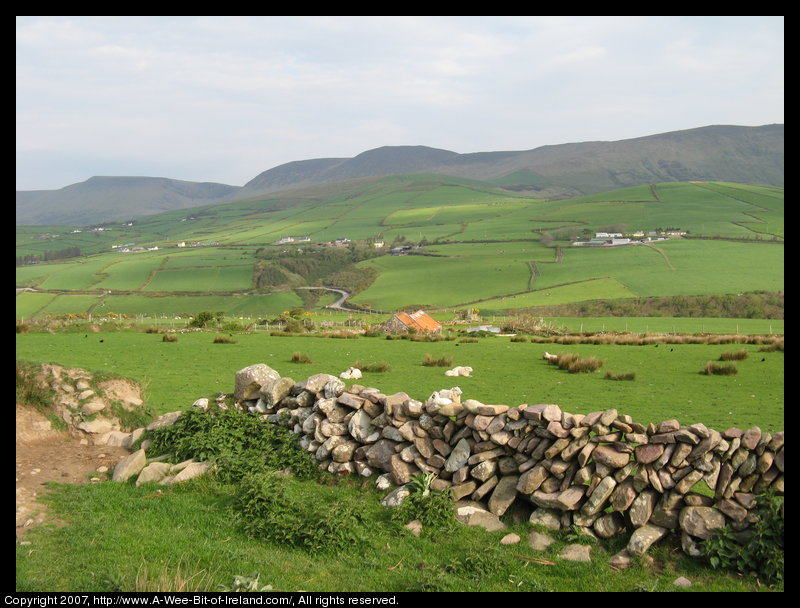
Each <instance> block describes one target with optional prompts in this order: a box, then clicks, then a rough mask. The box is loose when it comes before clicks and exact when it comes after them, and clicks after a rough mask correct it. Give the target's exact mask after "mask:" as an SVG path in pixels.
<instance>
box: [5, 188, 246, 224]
mask: <svg viewBox="0 0 800 608" xmlns="http://www.w3.org/2000/svg"><path fill="white" fill-rule="evenodd" d="M239 190H240V188H239V187H237V186H227V185H225V184H215V183H210V182H203V183H197V182H186V181H180V180H176V179H167V178H164V177H92V178H89V179H88V180H86V181H85V182H81V183H78V184H72V185H71V186H66V187H65V188H61V189H60V190H33V191H22V192H20V191H18V192H17V225H62V224H63V225H78V226H85V225H89V224H98V223H103V222H112V221H118V220H126V219H130V218H134V217H140V216H144V215H154V214H156V213H163V212H164V211H174V210H176V209H190V208H193V207H199V206H200V205H210V204H214V203H222V202H226V201H228V200H230V197H231V196H232V195H234V194H235V193H237V192H238V191H239Z"/></svg>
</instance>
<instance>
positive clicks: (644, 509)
mask: <svg viewBox="0 0 800 608" xmlns="http://www.w3.org/2000/svg"><path fill="white" fill-rule="evenodd" d="M657 501H658V494H657V493H656V492H654V491H653V490H644V491H642V492H640V493H639V496H637V497H636V498H635V499H634V501H633V502H632V503H631V506H630V508H629V509H628V518H629V519H630V522H631V525H632V526H633V527H634V528H640V527H642V526H644V525H645V524H646V523H647V522H648V521H650V516H651V515H652V514H653V509H655V507H656V502H657Z"/></svg>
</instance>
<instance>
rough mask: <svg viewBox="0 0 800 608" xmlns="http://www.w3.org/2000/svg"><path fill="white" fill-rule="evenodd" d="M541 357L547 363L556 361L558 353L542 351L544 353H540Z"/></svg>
mask: <svg viewBox="0 0 800 608" xmlns="http://www.w3.org/2000/svg"><path fill="white" fill-rule="evenodd" d="M542 359H544V360H545V361H547V362H548V363H555V362H556V361H558V355H553V354H550V353H548V352H547V351H544V355H542Z"/></svg>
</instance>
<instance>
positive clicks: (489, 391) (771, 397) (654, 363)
mask: <svg viewBox="0 0 800 608" xmlns="http://www.w3.org/2000/svg"><path fill="white" fill-rule="evenodd" d="M213 337H214V334H213V333H205V332H202V333H193V334H181V335H179V338H178V342H176V343H165V342H162V341H161V336H160V335H159V334H147V333H143V332H136V331H119V332H111V333H105V334H103V335H102V336H100V335H98V334H94V333H88V334H83V333H56V334H49V333H30V334H21V335H19V334H18V335H17V357H18V358H20V359H29V360H33V361H42V360H45V361H54V362H58V363H61V364H63V365H69V366H77V367H86V368H88V369H91V370H104V371H107V372H113V373H116V374H122V375H125V376H130V377H132V378H134V379H136V380H138V381H139V382H141V383H142V384H143V385H145V386H146V387H147V391H148V403H149V404H150V405H151V406H152V407H153V408H154V409H155V410H156V411H158V412H159V413H164V412H167V411H173V410H176V409H182V408H184V407H186V406H187V404H188V405H190V404H191V403H192V402H193V401H194V400H195V399H197V398H199V397H203V396H210V395H215V394H216V393H218V392H232V391H233V388H232V387H233V385H232V382H233V380H232V379H233V374H234V373H235V372H236V371H237V370H238V369H241V368H243V367H246V366H248V365H252V364H253V363H266V364H267V365H269V366H271V367H273V368H275V369H276V370H278V371H279V372H280V373H281V374H282V375H284V376H288V377H291V378H294V379H295V380H298V381H299V380H302V379H305V377H308V376H310V375H312V374H313V373H318V372H325V373H330V374H334V375H337V376H338V375H339V374H340V373H341V372H342V371H344V370H346V369H347V368H348V367H349V366H351V365H353V363H354V362H356V361H362V362H364V363H371V362H380V361H385V362H386V363H388V364H389V366H390V368H391V371H389V372H386V373H372V374H366V375H365V378H364V380H363V381H362V382H361V383H362V384H366V385H370V386H375V387H376V388H379V389H380V390H381V391H383V392H384V393H386V394H390V393H394V392H398V391H404V392H407V393H408V394H409V395H410V396H412V397H413V398H415V399H419V400H424V399H426V398H427V397H428V396H429V395H430V394H431V393H432V392H433V391H436V390H439V389H442V388H450V387H451V386H453V385H454V382H455V383H456V384H458V386H460V387H461V388H462V390H463V391H464V397H463V398H465V399H467V398H472V399H477V400H479V401H483V402H484V403H503V404H506V405H512V406H513V405H519V404H521V403H531V404H532V403H556V404H558V405H559V406H561V407H562V409H564V410H565V411H569V412H571V413H576V414H587V413H589V412H591V411H595V410H597V409H608V408H611V407H614V408H616V409H618V410H619V411H620V412H621V413H626V414H629V415H631V416H632V417H633V418H634V420H637V421H641V422H643V423H645V424H646V423H647V422H656V423H658V422H660V421H662V420H667V419H670V418H678V419H679V420H681V422H684V423H685V424H693V423H695V422H703V423H704V424H706V425H707V426H709V427H710V428H718V429H720V430H725V429H726V428H728V427H730V426H739V427H740V428H748V427H750V426H753V425H758V426H761V428H762V429H764V430H770V431H775V430H780V429H783V353H782V352H764V353H762V352H759V348H760V347H759V346H756V345H744V346H741V345H696V344H669V345H667V344H661V345H659V346H654V345H647V346H619V345H607V344H576V345H558V344H535V343H516V342H511V341H510V339H509V338H504V337H491V338H483V339H481V340H480V342H479V343H477V344H473V343H461V342H458V341H441V342H433V343H428V342H412V341H408V340H385V339H382V338H377V337H376V338H364V337H362V338H358V339H335V338H322V337H283V336H270V335H267V334H265V333H258V334H249V335H245V334H242V335H236V336H235V339H236V340H237V344H212V340H213ZM100 339H102V340H103V342H102V343H101V342H100ZM740 347H741V348H745V349H746V350H747V351H748V354H749V357H748V359H747V360H745V361H742V362H739V364H738V367H739V369H740V372H739V373H738V374H737V375H735V376H725V377H716V376H705V375H702V374H700V373H699V372H700V371H701V370H702V369H703V366H704V365H705V363H706V362H707V361H709V360H717V359H718V358H719V357H720V355H721V353H722V352H723V351H726V350H739V348H740ZM545 351H548V352H577V353H578V354H580V355H581V356H582V357H592V356H594V357H597V358H598V359H602V360H605V361H606V363H605V365H604V367H603V368H601V372H600V373H595V374H568V373H565V372H561V371H558V370H557V369H556V368H554V367H553V366H551V365H548V364H547V363H546V362H545V361H544V360H543V359H542V354H543V353H544V352H545ZM295 352H301V353H303V354H306V355H308V356H309V357H310V358H311V360H312V362H313V363H312V364H311V365H298V364H293V363H291V358H292V354H293V353H295ZM426 354H430V355H432V356H433V357H434V358H439V357H443V356H445V357H448V358H451V359H452V362H453V365H454V366H455V365H466V366H470V367H473V368H474V370H475V371H474V372H473V377H470V378H458V379H453V378H448V377H446V376H444V370H442V369H440V368H430V367H425V366H423V365H422V361H423V359H424V358H425V355H426ZM762 359H763V361H762ZM606 370H611V371H613V372H615V373H624V372H629V371H634V372H636V380H635V381H633V382H617V381H610V380H606V379H605V378H604V373H605V371H606Z"/></svg>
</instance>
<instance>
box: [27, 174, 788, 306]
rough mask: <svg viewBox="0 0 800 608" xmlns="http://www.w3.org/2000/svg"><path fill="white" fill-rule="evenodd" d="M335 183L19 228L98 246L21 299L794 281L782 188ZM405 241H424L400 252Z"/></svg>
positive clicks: (357, 297)
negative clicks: (561, 189) (563, 195)
mask: <svg viewBox="0 0 800 608" xmlns="http://www.w3.org/2000/svg"><path fill="white" fill-rule="evenodd" d="M335 184H336V188H335V189H332V188H330V187H329V186H325V185H318V186H314V187H308V188H306V189H304V190H299V189H298V190H293V191H291V192H290V193H289V194H287V193H285V192H284V193H274V194H272V195H265V196H262V197H256V198H252V199H246V200H241V201H238V202H233V203H226V204H217V205H208V206H205V207H201V208H195V209H193V210H192V213H191V214H187V213H186V211H185V210H182V211H172V212H167V213H162V214H159V215H153V216H149V217H144V218H140V219H138V220H136V221H135V222H133V223H132V224H129V223H127V222H125V223H120V224H114V225H109V226H108V227H107V229H106V230H104V231H102V232H97V231H88V230H87V231H81V232H76V231H72V230H70V231H56V230H54V229H52V228H34V227H20V228H18V229H17V252H18V253H17V255H18V258H19V256H20V255H22V254H25V255H28V256H34V255H40V256H41V255H42V254H43V253H45V252H47V251H53V250H55V251H64V250H68V249H69V248H78V249H80V250H81V254H82V255H81V256H80V257H72V258H71V259H65V260H62V261H56V262H48V263H37V264H32V265H22V266H18V268H17V277H16V283H17V287H18V288H24V289H29V290H31V291H22V292H18V294H17V311H18V313H17V314H18V316H20V317H25V318H30V317H31V316H36V315H41V314H45V313H46V314H52V315H62V314H67V313H70V314H80V313H89V312H93V313H94V314H100V313H101V312H103V313H106V312H114V313H117V314H136V315H142V314H143V315H164V314H181V313H196V312H198V311H200V310H220V311H226V312H228V313H230V314H237V315H256V316H264V315H269V314H279V313H280V312H281V311H284V310H287V309H290V308H293V307H297V306H304V305H308V302H309V300H308V298H309V297H310V294H309V293H308V292H304V291H302V290H299V289H297V288H298V287H303V286H319V285H330V286H337V287H342V288H344V289H346V290H348V291H351V292H353V294H354V295H353V296H352V297H351V302H353V303H355V304H357V305H359V306H361V307H363V308H366V309H372V310H378V311H382V312H388V311H394V310H398V309H401V308H409V307H425V308H428V309H431V310H436V309H440V310H445V309H447V310H450V311H452V310H453V309H454V308H472V307H476V308H480V309H481V310H484V311H503V310H510V309H529V308H532V307H541V306H552V305H563V304H580V303H589V302H596V301H623V300H625V301H630V300H633V299H637V298H639V299H643V298H644V299H646V298H661V297H669V298H685V297H695V296H700V295H709V294H714V295H726V294H734V295H735V294H742V293H744V292H754V291H763V292H782V291H783V285H784V279H783V236H784V195H783V188H781V187H767V186H751V185H745V184H737V183H730V182H695V183H690V182H659V183H655V184H648V185H644V186H634V187H629V188H624V189H618V190H613V191H609V192H604V193H599V194H593V195H587V196H582V197H575V198H570V199H564V200H546V199H540V198H533V197H530V196H526V195H524V194H523V193H519V192H511V191H509V190H504V189H499V188H494V187H491V186H490V185H488V184H487V183H486V182H480V181H475V180H467V179H464V178H458V177H445V176H441V175H431V174H426V175H419V174H408V175H398V176H387V177H383V178H359V179H351V180H345V181H338V182H336V183H335ZM668 228H672V229H679V231H680V232H682V233H684V234H682V235H681V236H679V237H675V238H664V239H663V240H646V242H638V243H636V244H629V245H623V246H611V247H606V246H601V247H593V246H576V245H574V244H573V243H575V242H576V240H578V241H577V242H584V243H587V242H588V239H589V238H590V237H593V236H594V235H595V232H600V231H622V232H625V233H626V234H630V235H634V234H643V235H649V234H650V233H651V232H663V231H665V230H666V229H668ZM637 238H638V237H637ZM656 238H660V236H659V237H656ZM337 240H338V241H340V243H339V244H340V245H341V246H335V245H334V243H335V242H336V241H337ZM640 240H644V239H641V238H640ZM376 245H377V246H376ZM400 245H407V246H409V250H408V251H406V253H408V254H409V255H392V254H391V253H392V252H391V249H392V248H393V247H397V246H400ZM418 245H420V246H421V248H416V246H418ZM322 303H325V302H324V301H323V302H322ZM312 306H313V303H312ZM753 314H758V311H754V312H753Z"/></svg>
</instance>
